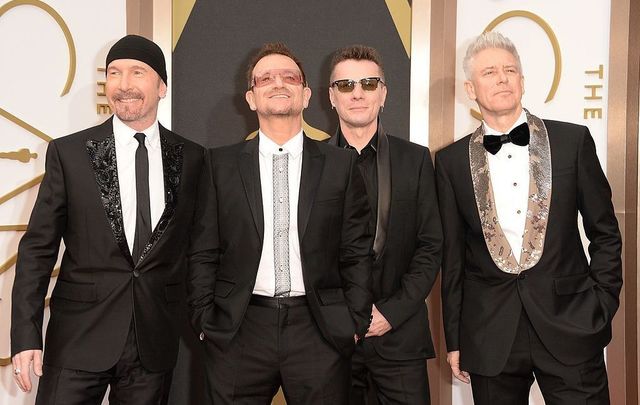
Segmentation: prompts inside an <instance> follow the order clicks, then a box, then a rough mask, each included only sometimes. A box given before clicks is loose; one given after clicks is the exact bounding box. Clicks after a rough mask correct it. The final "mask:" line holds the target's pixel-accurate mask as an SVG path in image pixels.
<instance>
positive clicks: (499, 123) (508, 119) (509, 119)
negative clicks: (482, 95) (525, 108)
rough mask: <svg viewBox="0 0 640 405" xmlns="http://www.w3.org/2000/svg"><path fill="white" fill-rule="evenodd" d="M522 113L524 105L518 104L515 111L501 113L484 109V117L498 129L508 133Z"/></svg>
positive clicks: (492, 126) (491, 125)
mask: <svg viewBox="0 0 640 405" xmlns="http://www.w3.org/2000/svg"><path fill="white" fill-rule="evenodd" d="M520 114H522V106H518V108H516V109H515V110H513V111H509V112H506V113H500V114H495V113H489V112H487V111H482V119H483V120H484V121H485V122H486V123H487V125H489V126H490V127H491V128H493V129H495V130H496V131H500V132H503V133H506V132H507V131H509V129H511V127H512V126H513V124H515V122H516V121H517V120H518V118H520Z"/></svg>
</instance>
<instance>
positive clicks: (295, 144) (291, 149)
mask: <svg viewBox="0 0 640 405" xmlns="http://www.w3.org/2000/svg"><path fill="white" fill-rule="evenodd" d="M258 137H259V141H260V142H259V144H258V150H259V151H260V154H261V155H263V156H271V155H278V154H284V153H288V154H290V155H291V157H292V158H296V157H298V156H300V155H301V154H302V145H303V143H304V135H303V133H302V129H301V130H300V132H298V133H297V134H295V135H294V136H293V138H291V139H289V140H288V141H287V142H286V143H285V144H284V145H282V146H280V145H278V144H277V143H275V142H273V141H272V140H271V138H269V137H268V136H267V135H265V134H264V132H262V130H258Z"/></svg>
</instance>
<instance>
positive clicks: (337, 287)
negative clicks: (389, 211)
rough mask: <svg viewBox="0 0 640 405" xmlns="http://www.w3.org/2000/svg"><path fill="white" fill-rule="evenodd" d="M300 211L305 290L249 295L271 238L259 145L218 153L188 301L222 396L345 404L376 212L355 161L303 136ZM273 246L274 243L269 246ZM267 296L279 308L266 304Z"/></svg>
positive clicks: (201, 208) (363, 315) (367, 308)
mask: <svg viewBox="0 0 640 405" xmlns="http://www.w3.org/2000/svg"><path fill="white" fill-rule="evenodd" d="M303 138H304V139H303V148H302V169H301V174H300V186H299V199H298V206H297V209H296V208H295V207H290V212H291V214H290V215H297V223H298V227H297V230H298V242H299V245H300V258H301V262H302V278H303V282H304V288H305V295H304V296H301V297H289V298H284V299H280V298H273V297H271V298H269V297H262V296H253V295H252V292H253V290H254V286H255V283H256V276H257V272H258V266H259V263H260V259H261V255H262V245H263V240H264V232H265V230H264V228H265V226H264V215H263V202H262V186H261V181H260V169H259V168H260V166H259V155H258V154H259V147H258V145H259V141H260V138H259V137H256V138H255V139H253V140H250V141H247V142H244V143H240V144H236V145H231V146H227V147H222V148H218V149H213V150H211V151H210V154H209V172H208V174H209V176H208V177H209V179H208V181H207V182H206V183H205V184H203V186H202V187H201V190H207V192H203V193H202V194H201V196H200V198H199V201H198V209H197V215H196V222H195V225H194V232H193V235H192V242H191V248H190V254H189V282H188V287H189V298H188V301H189V304H190V306H191V309H192V323H193V326H194V328H195V329H196V331H198V332H200V331H202V333H201V339H203V340H204V341H205V342H204V343H205V350H206V352H207V355H208V358H207V361H206V364H205V365H206V368H207V375H208V380H209V385H210V388H211V390H212V398H213V400H214V402H216V403H236V402H245V401H246V402H251V403H253V402H256V403H262V402H268V401H270V400H271V398H272V397H273V395H275V393H276V391H277V389H278V387H279V386H282V387H283V389H284V392H285V396H286V398H287V401H288V402H289V401H291V402H290V403H320V402H322V401H329V402H332V403H346V401H347V396H348V384H349V358H350V356H351V354H352V353H353V350H354V347H355V343H354V334H357V335H359V336H360V337H364V335H365V333H366V330H367V328H368V325H369V321H370V320H369V316H370V314H371V302H372V298H371V272H370V267H371V256H372V254H371V235H369V234H368V232H367V221H368V220H369V215H370V208H369V204H368V203H367V197H366V193H365V189H364V183H363V182H362V178H361V177H360V175H359V173H358V171H357V170H358V169H357V168H356V166H355V156H354V155H353V154H351V153H349V152H348V151H343V150H340V149H337V148H334V147H332V146H328V145H325V144H322V143H319V142H316V141H313V140H311V139H309V138H307V137H306V136H303ZM266 248H267V249H269V248H271V247H270V246H269V247H266ZM269 303H271V305H269Z"/></svg>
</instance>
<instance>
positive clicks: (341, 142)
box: [337, 126, 379, 152]
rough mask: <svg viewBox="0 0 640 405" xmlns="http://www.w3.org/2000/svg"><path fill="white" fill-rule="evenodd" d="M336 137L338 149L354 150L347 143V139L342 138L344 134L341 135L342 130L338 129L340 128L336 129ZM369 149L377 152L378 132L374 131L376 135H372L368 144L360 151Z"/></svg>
mask: <svg viewBox="0 0 640 405" xmlns="http://www.w3.org/2000/svg"><path fill="white" fill-rule="evenodd" d="M378 128H379V126H378ZM337 136H338V140H337V141H338V142H337V144H338V146H339V147H341V148H345V149H347V148H351V149H355V148H354V147H353V146H351V145H349V142H348V141H347V138H345V137H344V134H343V133H342V130H341V129H340V127H338V135H337ZM369 147H370V148H371V149H373V151H374V152H377V151H378V131H376V133H375V134H373V136H372V137H371V139H369V143H367V145H366V146H365V147H364V148H362V150H365V149H367V148H369Z"/></svg>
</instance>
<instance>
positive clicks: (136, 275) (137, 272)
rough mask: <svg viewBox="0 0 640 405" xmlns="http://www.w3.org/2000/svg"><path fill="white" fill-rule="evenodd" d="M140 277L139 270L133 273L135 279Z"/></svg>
mask: <svg viewBox="0 0 640 405" xmlns="http://www.w3.org/2000/svg"><path fill="white" fill-rule="evenodd" d="M139 276H140V272H139V271H138V270H134V271H133V277H136V278H138V277H139Z"/></svg>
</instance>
